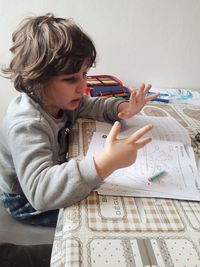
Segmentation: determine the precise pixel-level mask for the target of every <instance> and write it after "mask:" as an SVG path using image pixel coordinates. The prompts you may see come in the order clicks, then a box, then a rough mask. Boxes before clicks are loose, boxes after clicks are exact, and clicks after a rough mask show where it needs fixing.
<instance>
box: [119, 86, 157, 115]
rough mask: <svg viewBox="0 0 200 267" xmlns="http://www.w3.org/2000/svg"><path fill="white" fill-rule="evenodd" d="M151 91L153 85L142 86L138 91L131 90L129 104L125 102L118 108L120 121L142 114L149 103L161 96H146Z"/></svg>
mask: <svg viewBox="0 0 200 267" xmlns="http://www.w3.org/2000/svg"><path fill="white" fill-rule="evenodd" d="M150 89H151V85H150V84H148V85H147V86H145V84H141V86H140V88H139V90H138V91H135V90H131V95H130V100H129V102H123V103H121V104H119V106H118V116H119V118H120V119H128V118H131V117H132V116H134V115H135V114H137V113H138V112H140V110H141V109H142V108H143V107H144V106H145V104H146V103H147V102H148V101H151V100H152V99H154V98H156V97H158V96H159V93H157V94H153V95H151V96H146V94H147V93H148V91H149V90H150Z"/></svg>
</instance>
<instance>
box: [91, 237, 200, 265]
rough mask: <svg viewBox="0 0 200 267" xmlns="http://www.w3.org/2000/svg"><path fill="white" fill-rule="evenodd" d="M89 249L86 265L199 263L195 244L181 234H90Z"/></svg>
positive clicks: (199, 259)
mask: <svg viewBox="0 0 200 267" xmlns="http://www.w3.org/2000/svg"><path fill="white" fill-rule="evenodd" d="M88 251H89V253H88V260H89V267H99V266H116V267H121V266H127V267H138V266H159V267H170V266H171V267H173V266H174V267H175V266H176V267H198V266H200V257H199V253H198V251H197V250H196V247H194V244H193V243H192V242H191V241H190V240H187V239H184V238H131V237H129V238H123V237H121V238H119V237H118V238H108V237H101V238H92V239H91V240H90V241H89V244H88Z"/></svg>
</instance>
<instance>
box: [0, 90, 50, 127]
mask: <svg viewBox="0 0 200 267" xmlns="http://www.w3.org/2000/svg"><path fill="white" fill-rule="evenodd" d="M44 121H45V120H44V116H42V112H41V107H40V105H39V104H38V103H37V102H35V101H34V100H33V99H31V98H30V97H29V96H28V95H26V94H25V93H20V94H19V95H17V96H16V97H15V98H14V99H13V100H12V101H11V102H10V104H9V106H8V109H7V112H6V114H5V116H4V119H3V126H4V127H5V128H7V130H8V131H9V130H10V129H11V128H13V126H15V125H19V124H34V123H39V122H40V123H44Z"/></svg>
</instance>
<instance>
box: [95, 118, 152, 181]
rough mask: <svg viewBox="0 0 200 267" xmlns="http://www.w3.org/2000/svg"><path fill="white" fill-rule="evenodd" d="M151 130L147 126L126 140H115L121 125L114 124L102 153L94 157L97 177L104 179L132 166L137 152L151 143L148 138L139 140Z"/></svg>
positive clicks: (118, 123)
mask: <svg viewBox="0 0 200 267" xmlns="http://www.w3.org/2000/svg"><path fill="white" fill-rule="evenodd" d="M152 128H153V126H152V125H151V124H148V125H146V126H145V127H143V128H141V129H139V130H138V131H136V132H135V133H133V134H132V135H131V136H129V137H128V138H124V139H117V136H118V134H119V132H120V130H121V124H120V122H115V123H114V125H113V127H112V129H111V131H110V133H109V135H108V137H107V139H106V143H105V147H104V150H103V152H102V153H101V154H98V155H96V156H95V157H94V162H95V166H96V169H97V172H98V174H99V176H100V177H101V178H102V179H105V178H106V177H107V176H108V175H110V174H111V173H112V172H113V171H115V170H117V169H119V168H124V167H127V166H130V165H132V164H133V163H134V162H135V160H136V157H137V150H138V149H140V148H142V147H144V146H145V145H146V144H147V143H149V142H150V141H151V138H150V137H145V138H142V139H140V138H141V137H142V136H143V135H144V134H145V133H147V132H148V131H150V130H151V129H152ZM122 179H123V177H122Z"/></svg>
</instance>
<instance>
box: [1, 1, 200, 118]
mask: <svg viewBox="0 0 200 267" xmlns="http://www.w3.org/2000/svg"><path fill="white" fill-rule="evenodd" d="M47 12H53V13H54V14H55V15H56V16H60V17H65V18H68V17H72V18H74V19H75V21H76V22H78V23H79V24H80V25H81V26H82V28H83V29H84V30H85V31H86V32H87V33H88V34H89V35H90V36H91V37H92V39H93V40H94V43H95V44H96V48H97V51H98V62H97V66H96V69H93V70H92V71H91V72H90V73H91V74H113V75H116V76H117V77H119V78H120V79H121V80H122V81H123V82H124V84H125V85H129V86H138V84H140V83H141V82H146V83H151V84H152V85H153V86H154V87H163V88H170V87H171V88H177V87H178V88H190V89H196V90H200V75H199V70H200V52H199V51H200V15H199V14H200V1H199V0H175V1H174V0H57V1H55V0H54V1H53V0H34V1H28V0H15V1H14V0H13V1H11V0H6V1H5V0H0V64H7V63H8V62H9V58H10V53H9V48H10V46H11V34H12V32H13V31H14V30H15V28H16V26H17V24H18V23H19V22H20V21H21V20H22V19H23V18H24V17H27V16H30V15H42V14H45V13H47ZM15 94H16V92H15V91H14V89H12V85H11V84H10V83H9V81H6V80H5V79H2V78H0V101H1V105H0V119H1V117H2V116H3V113H4V112H5V109H6V106H7V104H8V102H9V101H10V99H11V97H12V96H13V95H15Z"/></svg>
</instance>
